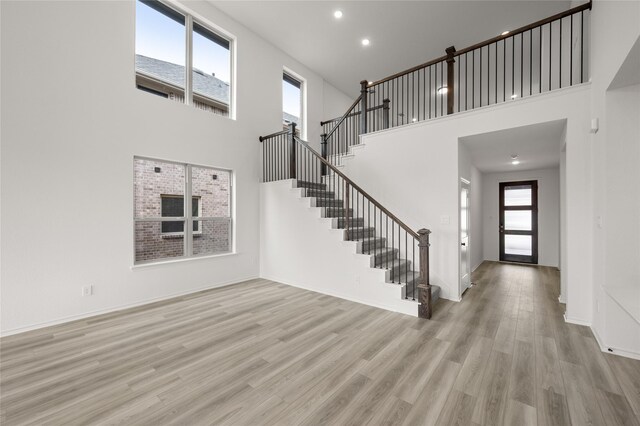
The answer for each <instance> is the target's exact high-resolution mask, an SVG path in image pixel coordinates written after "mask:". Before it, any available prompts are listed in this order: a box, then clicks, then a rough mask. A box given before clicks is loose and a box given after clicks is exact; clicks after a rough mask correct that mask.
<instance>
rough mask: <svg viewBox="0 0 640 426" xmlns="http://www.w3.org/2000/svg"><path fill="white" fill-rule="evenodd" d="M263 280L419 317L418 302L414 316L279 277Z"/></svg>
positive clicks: (391, 307)
mask: <svg viewBox="0 0 640 426" xmlns="http://www.w3.org/2000/svg"><path fill="white" fill-rule="evenodd" d="M262 278H263V279H265V280H270V281H275V282H277V283H281V284H285V285H289V286H291V287H296V288H300V289H302V290H308V291H313V292H315V293H320V294H326V295H327V296H332V297H337V298H338V299H344V300H348V301H350V302H355V303H360V304H361V305H367V306H371V307H374V308H378V309H384V310H385V311H391V312H397V313H400V314H405V315H411V316H415V317H417V316H418V309H417V306H418V303H417V302H416V303H415V306H416V309H415V314H414V315H412V314H408V313H406V312H403V311H400V310H398V309H396V308H395V307H393V306H388V305H383V304H380V303H375V302H369V301H366V300H362V299H355V298H353V297H351V296H347V295H344V294H342V293H336V292H333V291H321V290H318V289H317V288H312V287H308V286H305V285H300V284H292V283H291V282H289V281H288V280H283V279H280V278H278V277H268V276H263V277H262ZM408 303H412V304H413V302H408Z"/></svg>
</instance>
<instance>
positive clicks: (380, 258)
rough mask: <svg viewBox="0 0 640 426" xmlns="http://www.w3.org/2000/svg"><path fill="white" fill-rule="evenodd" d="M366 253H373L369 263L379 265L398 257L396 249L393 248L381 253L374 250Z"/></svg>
mask: <svg viewBox="0 0 640 426" xmlns="http://www.w3.org/2000/svg"><path fill="white" fill-rule="evenodd" d="M367 254H373V255H374V258H373V259H371V263H372V264H373V265H376V266H379V265H381V264H383V263H386V262H388V261H392V260H393V259H397V258H398V250H393V251H389V252H383V253H376V252H375V250H374V251H373V252H372V253H367Z"/></svg>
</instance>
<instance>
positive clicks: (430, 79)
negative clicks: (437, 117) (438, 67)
mask: <svg viewBox="0 0 640 426" xmlns="http://www.w3.org/2000/svg"><path fill="white" fill-rule="evenodd" d="M429 119H431V66H429Z"/></svg>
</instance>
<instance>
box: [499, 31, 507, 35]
mask: <svg viewBox="0 0 640 426" xmlns="http://www.w3.org/2000/svg"><path fill="white" fill-rule="evenodd" d="M507 34H509V31H503V32H502V34H500V35H507Z"/></svg>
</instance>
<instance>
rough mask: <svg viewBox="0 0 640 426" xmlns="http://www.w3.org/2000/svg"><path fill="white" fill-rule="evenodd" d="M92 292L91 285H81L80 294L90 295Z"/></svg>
mask: <svg viewBox="0 0 640 426" xmlns="http://www.w3.org/2000/svg"><path fill="white" fill-rule="evenodd" d="M92 294H93V285H88V286H84V287H82V295H83V296H91V295H92Z"/></svg>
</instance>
